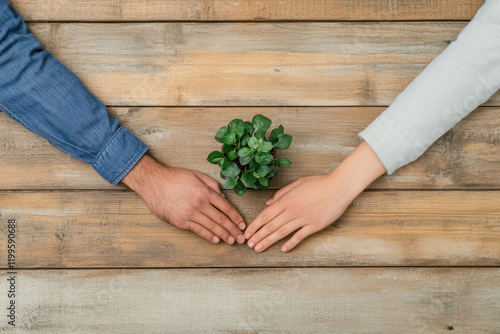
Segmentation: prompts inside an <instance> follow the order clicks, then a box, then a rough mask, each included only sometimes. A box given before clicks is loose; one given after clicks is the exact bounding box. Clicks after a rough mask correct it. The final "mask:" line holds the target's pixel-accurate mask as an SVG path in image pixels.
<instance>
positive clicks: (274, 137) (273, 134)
mask: <svg viewBox="0 0 500 334" xmlns="http://www.w3.org/2000/svg"><path fill="white" fill-rule="evenodd" d="M283 131H285V128H283V125H280V126H278V127H277V128H276V129H274V130H273V131H271V134H270V135H269V141H270V142H271V143H273V144H274V143H275V142H276V141H277V140H278V136H279V135H280V134H282V133H283Z"/></svg>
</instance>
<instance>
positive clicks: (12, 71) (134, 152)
mask: <svg viewBox="0 0 500 334" xmlns="http://www.w3.org/2000/svg"><path fill="white" fill-rule="evenodd" d="M0 74H1V75H0V77H1V79H2V80H0V109H2V110H3V111H4V112H5V113H6V114H7V115H8V116H9V117H11V118H13V119H14V120H16V121H18V122H19V123H21V124H22V125H23V126H25V127H26V128H28V129H29V130H31V131H33V132H35V133H37V134H39V135H41V136H42V137H44V138H45V139H47V140H48V141H49V142H50V143H52V144H53V145H54V146H56V147H57V148H58V149H60V150H61V151H63V152H65V153H67V154H69V155H71V156H73V157H75V158H77V159H79V160H82V161H85V162H87V163H90V164H92V167H93V168H94V169H95V170H96V171H97V172H98V173H99V174H100V175H101V176H102V177H104V178H105V179H106V180H107V181H109V182H110V183H112V184H116V183H118V182H119V181H120V180H121V178H122V177H123V176H124V175H125V174H126V173H127V172H128V171H129V170H130V168H132V167H133V166H134V164H135V163H136V162H137V160H138V159H139V158H140V157H141V156H142V155H143V154H144V152H145V151H146V150H147V146H146V145H145V144H144V143H142V142H141V141H140V140H139V139H137V137H135V136H134V135H133V134H132V133H131V132H129V131H128V130H127V129H125V128H123V127H122V126H121V125H120V122H119V121H118V120H117V119H116V118H114V117H112V116H110V115H109V114H108V112H107V110H106V107H105V106H104V104H103V103H102V102H101V101H100V100H99V99H98V98H96V97H95V96H94V95H93V94H92V93H90V92H89V91H88V90H87V89H86V88H85V86H84V85H83V83H82V82H81V81H80V79H78V77H76V75H75V74H73V73H72V72H71V71H70V70H69V69H68V68H67V67H65V66H64V65H62V64H61V63H60V62H59V61H58V60H57V59H55V58H54V57H53V56H52V55H51V54H50V52H48V51H47V50H44V49H43V48H42V46H41V45H40V43H39V42H38V41H37V40H36V39H35V37H34V36H33V35H32V34H31V33H30V32H29V31H28V29H27V28H26V25H25V23H24V22H23V20H22V19H21V17H20V16H19V15H18V14H17V13H16V12H15V11H14V10H13V9H12V7H11V6H10V4H9V3H8V1H6V0H0Z"/></svg>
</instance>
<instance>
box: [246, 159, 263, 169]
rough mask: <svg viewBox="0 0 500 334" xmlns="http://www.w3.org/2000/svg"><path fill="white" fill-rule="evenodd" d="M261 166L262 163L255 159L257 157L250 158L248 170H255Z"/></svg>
mask: <svg viewBox="0 0 500 334" xmlns="http://www.w3.org/2000/svg"><path fill="white" fill-rule="evenodd" d="M259 167H260V164H259V163H258V162H257V161H255V159H252V160H250V163H249V164H248V170H250V171H254V170H257V169H259Z"/></svg>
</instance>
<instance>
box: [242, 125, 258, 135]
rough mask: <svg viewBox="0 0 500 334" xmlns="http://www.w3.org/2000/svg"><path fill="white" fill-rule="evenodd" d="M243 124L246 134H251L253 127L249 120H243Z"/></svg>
mask: <svg viewBox="0 0 500 334" xmlns="http://www.w3.org/2000/svg"><path fill="white" fill-rule="evenodd" d="M243 126H244V127H245V132H246V133H247V134H248V135H250V136H251V135H252V134H253V133H254V131H255V129H254V128H253V125H252V123H250V122H245V123H243Z"/></svg>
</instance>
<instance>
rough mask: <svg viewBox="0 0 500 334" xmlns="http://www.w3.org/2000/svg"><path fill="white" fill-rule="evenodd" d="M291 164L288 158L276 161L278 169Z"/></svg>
mask: <svg viewBox="0 0 500 334" xmlns="http://www.w3.org/2000/svg"><path fill="white" fill-rule="evenodd" d="M291 164H292V162H291V161H290V159H288V158H279V159H278V167H282V166H290V165H291Z"/></svg>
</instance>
